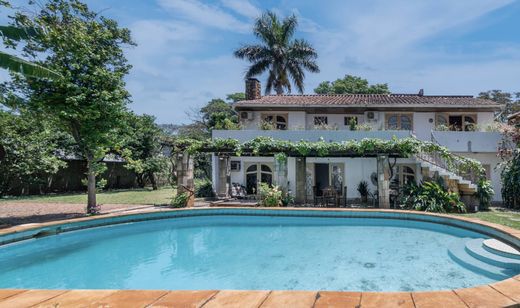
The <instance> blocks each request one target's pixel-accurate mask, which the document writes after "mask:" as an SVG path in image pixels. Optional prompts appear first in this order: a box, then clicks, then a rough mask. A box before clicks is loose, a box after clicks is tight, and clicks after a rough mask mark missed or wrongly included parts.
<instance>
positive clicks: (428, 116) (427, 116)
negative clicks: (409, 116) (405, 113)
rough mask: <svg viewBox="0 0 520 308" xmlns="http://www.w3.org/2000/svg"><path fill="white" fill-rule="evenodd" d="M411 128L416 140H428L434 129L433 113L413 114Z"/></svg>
mask: <svg viewBox="0 0 520 308" xmlns="http://www.w3.org/2000/svg"><path fill="white" fill-rule="evenodd" d="M430 120H431V123H430ZM413 126H414V134H415V136H416V137H417V138H418V139H421V140H430V139H431V131H432V130H433V129H434V128H435V113H433V112H415V113H414V114H413Z"/></svg>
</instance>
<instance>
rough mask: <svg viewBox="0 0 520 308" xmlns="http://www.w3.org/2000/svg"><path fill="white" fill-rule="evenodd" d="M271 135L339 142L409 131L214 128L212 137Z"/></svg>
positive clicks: (241, 138)
mask: <svg viewBox="0 0 520 308" xmlns="http://www.w3.org/2000/svg"><path fill="white" fill-rule="evenodd" d="M260 136H263V137H271V138H273V139H279V140H287V141H300V140H305V141H319V140H324V141H328V142H341V141H348V140H361V139H363V138H377V139H383V140H390V139H392V138H393V137H394V136H395V137H396V138H406V137H411V136H412V132H411V131H403V130H393V131H391V130H385V131H350V130H214V131H213V132H212V137H213V139H216V138H222V139H227V138H232V139H237V140H238V141H240V142H246V141H249V140H251V139H254V138H256V137H260Z"/></svg>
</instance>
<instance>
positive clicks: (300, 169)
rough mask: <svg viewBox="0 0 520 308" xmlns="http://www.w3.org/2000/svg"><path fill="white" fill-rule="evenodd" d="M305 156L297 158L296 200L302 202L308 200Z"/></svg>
mask: <svg viewBox="0 0 520 308" xmlns="http://www.w3.org/2000/svg"><path fill="white" fill-rule="evenodd" d="M305 168H306V159H305V157H297V158H296V193H295V202H296V203H299V204H302V203H306V202H307V188H306V185H305V184H306V182H307V170H305Z"/></svg>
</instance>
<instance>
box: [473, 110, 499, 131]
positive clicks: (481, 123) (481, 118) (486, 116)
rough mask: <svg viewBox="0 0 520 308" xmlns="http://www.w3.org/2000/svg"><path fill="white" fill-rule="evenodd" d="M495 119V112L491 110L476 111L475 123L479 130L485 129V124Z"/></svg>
mask: <svg viewBox="0 0 520 308" xmlns="http://www.w3.org/2000/svg"><path fill="white" fill-rule="evenodd" d="M494 120H495V114H494V113H493V112H478V113H477V123H478V127H479V129H480V130H481V131H485V130H486V126H488V125H489V124H491V123H493V121H494Z"/></svg>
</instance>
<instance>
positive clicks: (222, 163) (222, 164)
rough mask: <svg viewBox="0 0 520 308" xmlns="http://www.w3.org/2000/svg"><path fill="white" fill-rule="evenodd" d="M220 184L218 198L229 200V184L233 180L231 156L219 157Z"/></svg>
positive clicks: (218, 184) (218, 185) (218, 172)
mask: <svg viewBox="0 0 520 308" xmlns="http://www.w3.org/2000/svg"><path fill="white" fill-rule="evenodd" d="M217 161H218V167H217V168H218V169H217V174H218V183H217V196H218V197H219V198H229V188H230V185H229V182H230V178H231V171H230V165H229V164H230V162H229V156H227V155H224V156H219V157H218V159H217Z"/></svg>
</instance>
